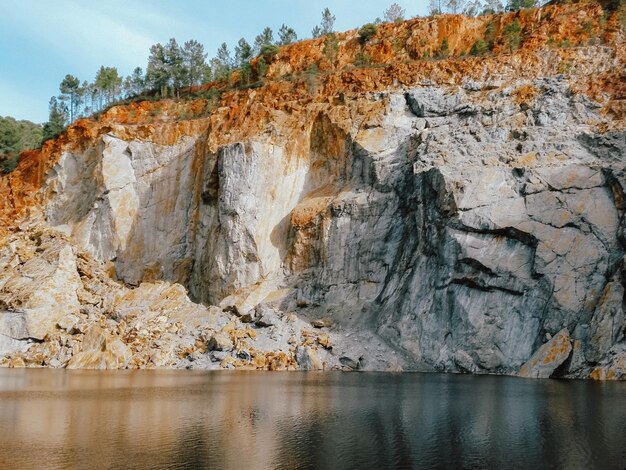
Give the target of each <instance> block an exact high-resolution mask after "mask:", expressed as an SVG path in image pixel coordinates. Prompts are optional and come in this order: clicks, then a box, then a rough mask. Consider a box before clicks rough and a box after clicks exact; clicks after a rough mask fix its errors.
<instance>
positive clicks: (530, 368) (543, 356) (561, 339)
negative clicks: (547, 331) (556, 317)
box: [519, 328, 572, 379]
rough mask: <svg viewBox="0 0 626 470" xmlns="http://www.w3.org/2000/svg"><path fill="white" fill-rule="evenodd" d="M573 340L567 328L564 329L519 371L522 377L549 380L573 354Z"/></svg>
mask: <svg viewBox="0 0 626 470" xmlns="http://www.w3.org/2000/svg"><path fill="white" fill-rule="evenodd" d="M570 340H571V338H570V335H569V331H568V330H567V328H564V329H562V330H561V331H559V332H558V333H557V334H556V335H554V336H553V337H552V339H551V340H550V341H548V342H547V343H545V344H543V345H542V346H541V347H540V348H539V349H538V350H537V352H535V354H533V355H532V357H531V358H530V359H529V360H528V362H526V363H525V364H524V365H522V367H521V368H520V371H519V376H520V377H526V378H536V379H547V378H549V377H550V376H551V375H552V374H553V373H554V371H555V370H556V369H557V367H559V366H560V365H561V364H563V363H564V362H565V360H566V359H567V358H568V357H569V355H570V353H571V352H572V344H571V342H570Z"/></svg>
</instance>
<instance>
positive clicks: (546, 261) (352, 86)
mask: <svg viewBox="0 0 626 470" xmlns="http://www.w3.org/2000/svg"><path fill="white" fill-rule="evenodd" d="M607 12H608V13H607ZM583 13H584V14H583ZM601 18H604V19H603V20H602V21H603V23H602V22H601ZM606 18H608V20H607V19H606ZM514 20H517V21H519V22H520V23H521V24H522V26H523V28H524V31H525V36H524V43H523V47H522V49H521V50H519V51H516V52H512V53H511V52H507V51H505V50H504V49H505V48H504V46H503V43H502V41H500V40H497V41H496V47H495V49H494V52H495V54H494V55H489V56H486V57H458V56H459V55H461V54H462V53H464V52H466V51H467V49H469V47H470V46H471V44H472V43H473V41H474V40H476V39H477V38H478V37H480V36H481V34H482V32H483V31H484V28H485V25H486V22H487V21H492V22H494V23H496V24H497V30H498V31H499V32H500V33H501V32H502V30H503V28H504V26H505V25H506V24H508V23H510V22H511V21H514ZM584 21H592V22H593V24H594V25H597V26H594V28H595V29H593V28H592V31H595V33H594V34H595V36H594V37H593V38H591V37H588V34H589V33H588V32H587V31H588V28H586V29H582V31H585V33H584V34H583V33H580V31H581V29H580V28H582V26H583V24H584ZM377 34H378V36H379V40H378V42H376V41H374V42H372V43H368V44H367V45H365V46H363V45H362V44H361V45H360V42H359V40H358V38H357V36H356V32H354V31H353V32H348V33H345V34H343V35H339V39H340V50H339V54H338V58H337V61H336V63H328V60H327V59H325V58H324V57H323V54H321V50H322V47H321V43H320V41H321V40H313V41H304V42H301V43H297V44H294V45H292V46H288V47H286V48H284V49H282V50H281V51H280V53H279V54H278V56H277V57H276V58H275V59H274V62H273V63H272V64H271V65H270V71H269V75H268V78H267V80H266V82H265V84H264V85H263V86H262V87H260V88H252V89H243V90H231V91H226V92H224V93H223V94H222V96H221V98H220V99H219V102H218V103H217V105H213V104H212V103H211V102H210V101H208V100H203V99H197V100H189V101H181V102H174V101H162V102H157V103H153V102H152V103H149V102H146V103H133V104H131V105H127V106H118V107H114V108H112V109H111V110H109V111H107V112H106V113H105V114H104V115H103V116H101V117H100V118H99V120H83V121H79V122H77V123H76V124H74V125H73V126H72V127H70V128H69V129H68V131H67V132H66V133H65V134H63V135H62V136H60V137H59V138H58V139H56V140H55V141H52V142H48V143H47V144H46V145H45V146H44V147H43V149H42V150H41V151H39V152H33V153H31V154H29V155H25V156H23V158H22V161H21V163H20V166H19V167H18V169H17V170H16V171H15V172H14V173H12V174H11V175H9V176H7V177H5V178H3V179H2V180H0V192H1V193H2V195H3V197H2V202H0V204H1V205H2V206H1V207H0V220H2V221H3V222H4V223H5V225H6V228H7V231H6V232H7V235H6V237H5V239H4V241H3V242H2V245H3V246H2V248H1V251H0V308H2V309H3V310H4V311H3V312H0V328H1V329H0V353H1V354H3V355H4V356H5V359H4V363H5V364H9V365H14V366H15V365H47V366H53V367H95V368H105V367H106V368H123V367H190V366H191V367H205V368H209V367H212V366H216V367H217V366H221V367H250V368H261V369H268V368H269V369H277V368H278V369H280V368H297V367H298V366H299V367H300V368H304V369H314V370H318V369H330V368H342V369H346V370H347V369H349V370H352V369H364V370H368V369H370V370H371V369H384V370H387V369H394V370H397V369H404V370H437V371H449V372H471V373H502V374H517V373H518V372H519V371H520V368H521V367H522V365H524V364H526V365H525V366H524V368H523V369H522V372H521V375H524V376H534V377H548V376H551V375H552V376H554V375H555V374H556V375H559V376H566V377H593V378H599V379H615V378H623V377H624V376H626V366H625V364H626V345H625V343H624V329H625V316H624V309H623V299H624V282H625V279H624V265H623V262H624V261H623V260H624V255H625V254H626V251H625V245H624V243H625V240H624V236H623V230H624V224H625V221H624V209H625V206H624V200H625V196H624V190H625V184H626V178H625V168H626V154H625V151H626V131H625V129H626V126H625V121H624V98H625V94H624V79H625V76H624V54H626V48H625V47H624V29H623V28H621V27H620V25H619V24H618V18H617V14H616V13H615V12H613V13H612V14H611V12H610V10H607V11H605V10H603V8H602V7H601V6H600V4H598V3H595V2H584V3H576V4H574V5H563V6H558V5H553V6H549V7H546V8H544V9H541V10H527V11H523V12H521V13H518V14H505V15H499V16H496V17H481V18H476V19H464V18H462V17H460V16H453V15H446V16H440V17H435V18H430V19H419V20H411V21H409V22H405V23H401V24H393V25H384V26H383V27H381V28H380V30H379V32H378V33H377ZM558 35H561V36H563V37H560V36H559V37H557V36H558ZM586 35H587V36H586ZM443 37H445V38H447V39H448V42H449V44H450V54H451V55H452V56H453V57H449V58H443V59H440V60H419V59H418V58H419V57H423V56H424V51H428V53H429V54H431V53H434V52H433V51H436V45H437V44H439V43H440V42H441V39H442V38H443ZM555 37H557V39H558V40H562V39H563V38H568V39H569V38H570V37H572V38H573V39H572V42H573V44H572V43H570V47H556V46H554V45H553V43H554V41H555ZM392 38H396V39H398V40H397V41H396V43H397V44H396V43H394V44H395V45H394V47H391V45H390V41H391V39H392ZM571 46H574V47H571ZM359 48H361V49H363V50H364V51H366V52H367V53H368V54H370V55H371V56H372V60H373V61H374V62H375V63H383V64H385V65H384V66H382V67H371V68H354V67H348V66H347V64H348V63H350V61H351V60H352V59H353V57H354V55H355V54H356V53H357V52H359ZM431 55H432V54H431ZM311 63H316V64H318V69H319V70H320V71H319V72H317V73H316V74H315V75H313V74H312V73H311V72H310V71H307V70H309V69H308V68H307V66H308V64H311ZM190 299H191V300H190ZM192 301H193V302H192ZM211 305H213V306H214V307H211ZM215 306H219V307H215ZM322 319H324V321H321V320H322ZM316 320H317V322H316ZM308 322H313V323H314V324H315V325H316V326H322V327H323V328H322V329H317V328H315V327H314V325H312V324H310V323H308ZM565 330H567V332H568V334H567V335H566V334H564V333H563V332H562V331H565ZM559 332H561V333H559ZM570 332H571V334H570ZM546 337H550V338H552V339H551V340H550V341H549V343H548V344H547V345H544V346H542V344H543V343H544V341H546ZM557 339H558V341H557ZM570 342H571V344H570ZM556 343H558V348H557V349H558V350H559V354H558V358H552V359H551V360H550V361H548V362H549V363H550V365H551V367H543V368H541V369H537V368H536V367H535V365H536V363H537V362H538V361H543V360H544V359H545V358H546V357H547V356H546V355H548V356H549V355H550V351H552V349H553V346H554V345H555V344H556ZM544 356H545V357H544ZM557 359H558V361H557ZM557 362H558V363H557ZM346 364H349V365H346ZM352 365H353V366H354V367H352ZM552 366H553V367H552Z"/></svg>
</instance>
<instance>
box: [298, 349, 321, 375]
mask: <svg viewBox="0 0 626 470" xmlns="http://www.w3.org/2000/svg"><path fill="white" fill-rule="evenodd" d="M296 362H297V363H298V366H299V367H300V369H302V370H322V369H323V368H324V366H323V365H322V361H320V359H319V357H318V356H317V351H316V350H315V349H313V348H311V347H309V346H298V347H297V348H296Z"/></svg>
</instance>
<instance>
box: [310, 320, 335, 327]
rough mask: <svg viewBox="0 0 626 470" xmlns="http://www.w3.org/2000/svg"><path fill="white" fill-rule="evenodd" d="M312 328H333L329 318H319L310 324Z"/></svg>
mask: <svg viewBox="0 0 626 470" xmlns="http://www.w3.org/2000/svg"><path fill="white" fill-rule="evenodd" d="M311 325H313V327H314V328H330V327H332V326H333V321H332V320H331V319H330V318H320V319H318V320H313V321H312V322H311Z"/></svg>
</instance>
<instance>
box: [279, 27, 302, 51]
mask: <svg viewBox="0 0 626 470" xmlns="http://www.w3.org/2000/svg"><path fill="white" fill-rule="evenodd" d="M297 40H298V35H297V34H296V31H295V30H294V29H293V28H290V27H289V26H287V25H286V24H283V25H282V26H281V27H280V29H279V30H278V45H279V46H286V45H288V44H291V43H294V42H296V41H297Z"/></svg>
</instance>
